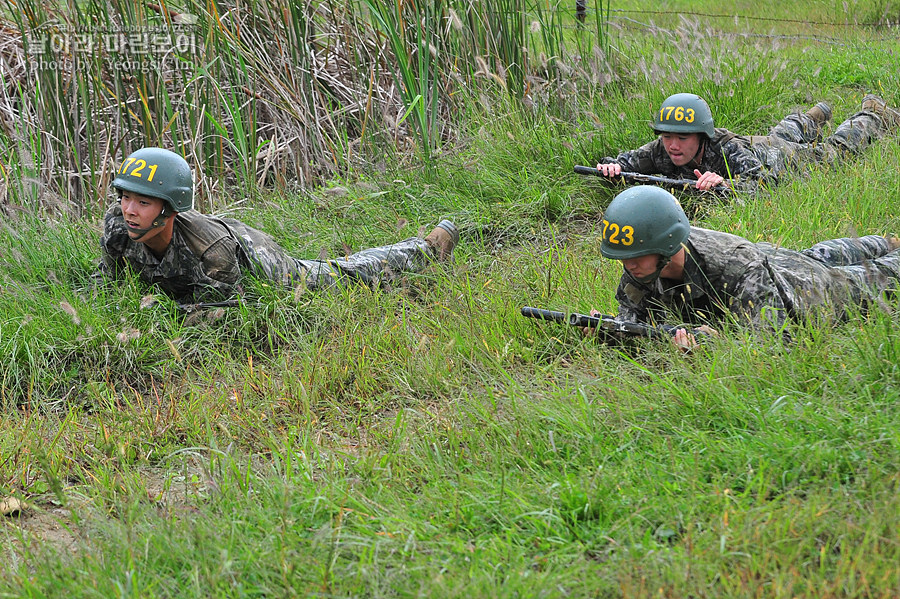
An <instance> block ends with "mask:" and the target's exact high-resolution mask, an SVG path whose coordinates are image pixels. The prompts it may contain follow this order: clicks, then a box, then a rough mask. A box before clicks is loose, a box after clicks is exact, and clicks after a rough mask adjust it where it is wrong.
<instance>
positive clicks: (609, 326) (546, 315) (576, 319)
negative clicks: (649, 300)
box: [521, 306, 708, 339]
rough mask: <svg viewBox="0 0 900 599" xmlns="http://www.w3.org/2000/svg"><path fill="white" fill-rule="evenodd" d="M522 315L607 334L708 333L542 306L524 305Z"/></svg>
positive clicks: (654, 336) (668, 336) (663, 335)
mask: <svg viewBox="0 0 900 599" xmlns="http://www.w3.org/2000/svg"><path fill="white" fill-rule="evenodd" d="M521 312H522V316H525V317H527V318H536V319H538V320H550V321H553V322H561V323H565V324H568V325H570V326H573V327H578V328H585V327H590V328H593V329H597V330H599V331H603V332H604V333H606V334H607V335H612V334H615V333H619V334H622V335H627V336H631V337H648V338H650V339H671V338H672V337H674V336H675V332H676V331H677V330H678V329H685V330H687V331H688V332H689V333H691V334H692V335H694V336H695V337H698V338H700V337H707V336H708V335H707V334H706V333H704V332H703V331H701V330H699V329H693V330H691V329H687V328H686V327H675V326H672V325H667V324H661V325H658V326H651V325H649V324H644V323H642V322H625V321H621V320H616V318H615V317H614V316H610V315H608V314H601V315H599V316H590V315H588V314H579V313H577V312H571V313H568V314H567V313H565V312H557V311H556V310H544V309H542V308H533V307H531V306H524V307H523V308H522V310H521Z"/></svg>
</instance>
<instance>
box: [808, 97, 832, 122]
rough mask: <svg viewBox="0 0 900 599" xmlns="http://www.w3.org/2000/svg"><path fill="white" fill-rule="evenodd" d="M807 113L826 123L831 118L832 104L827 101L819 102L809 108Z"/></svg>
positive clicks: (815, 119)
mask: <svg viewBox="0 0 900 599" xmlns="http://www.w3.org/2000/svg"><path fill="white" fill-rule="evenodd" d="M806 114H808V115H809V116H810V117H812V119H813V120H814V121H816V122H817V123H823V124H824V123H827V122H828V121H830V120H831V106H829V105H828V103H827V102H819V103H818V104H816V105H815V106H813V107H812V108H810V109H809V110H807V111H806Z"/></svg>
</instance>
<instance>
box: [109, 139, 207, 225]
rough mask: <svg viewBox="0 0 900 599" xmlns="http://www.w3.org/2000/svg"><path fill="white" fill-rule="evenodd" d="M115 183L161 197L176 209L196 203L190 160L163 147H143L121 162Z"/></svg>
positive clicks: (120, 189) (184, 210)
mask: <svg viewBox="0 0 900 599" xmlns="http://www.w3.org/2000/svg"><path fill="white" fill-rule="evenodd" d="M112 184H113V187H115V188H116V189H117V190H119V191H131V192H134V193H139V194H141V195H144V196H147V197H150V198H159V199H161V200H163V201H164V202H166V204H168V205H169V207H170V208H171V209H172V210H174V211H175V212H186V211H188V210H190V209H191V208H193V207H194V180H193V178H192V177H191V167H190V166H188V163H187V161H186V160H185V159H184V158H182V157H181V156H179V155H178V154H176V153H175V152H170V151H169V150H164V149H162V148H141V149H140V150H138V151H136V152H133V153H132V154H131V155H130V156H128V158H126V159H125V161H124V162H122V165H121V167H119V172H118V173H117V174H116V178H115V179H113V183H112Z"/></svg>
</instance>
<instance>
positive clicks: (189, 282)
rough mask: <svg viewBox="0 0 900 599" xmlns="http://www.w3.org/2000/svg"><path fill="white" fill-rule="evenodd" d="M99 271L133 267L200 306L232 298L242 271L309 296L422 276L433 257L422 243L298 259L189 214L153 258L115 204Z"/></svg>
mask: <svg viewBox="0 0 900 599" xmlns="http://www.w3.org/2000/svg"><path fill="white" fill-rule="evenodd" d="M100 245H101V249H102V259H101V262H100V272H101V273H102V274H103V275H108V276H111V277H113V278H117V277H119V276H121V274H122V272H123V271H125V270H126V269H128V268H130V269H132V270H133V271H135V272H136V273H137V274H138V275H139V276H140V278H141V280H143V281H145V282H146V283H149V284H155V285H157V286H159V287H160V289H162V290H163V291H164V292H165V293H167V294H169V295H171V296H172V297H174V298H175V299H177V300H179V301H187V302H201V301H209V300H213V299H222V298H227V297H230V296H232V295H234V294H235V292H236V291H237V285H238V282H239V280H240V277H241V272H242V270H247V271H249V272H251V273H253V274H255V275H257V276H260V277H265V278H267V279H270V280H272V281H276V282H278V283H281V284H284V285H288V286H293V285H297V284H300V283H305V284H306V286H307V287H309V288H311V289H318V288H325V287H329V286H331V285H334V284H336V283H337V282H338V281H347V280H352V281H360V282H363V283H366V284H369V285H373V284H376V283H378V282H380V281H381V280H383V279H389V278H391V277H392V275H394V274H396V273H399V272H403V271H406V272H409V271H418V270H421V269H422V268H423V267H424V266H425V265H426V264H427V263H428V262H429V261H430V260H431V259H432V258H433V251H432V249H431V247H430V246H429V245H428V243H427V242H426V241H425V240H424V239H421V238H417V237H414V238H411V239H407V240H405V241H401V242H400V243H395V244H393V245H388V246H383V247H376V248H371V249H367V250H363V251H361V252H357V253H355V254H353V255H351V256H348V257H347V258H344V259H337V260H299V259H296V258H292V257H291V256H289V255H288V254H287V253H286V252H285V251H284V249H283V248H282V247H281V246H279V245H278V244H277V243H276V242H275V240H274V239H272V237H270V236H269V235H267V234H265V233H263V232H262V231H259V230H257V229H254V228H252V227H249V226H247V225H245V224H244V223H242V222H240V221H237V220H234V219H232V218H215V217H212V216H206V215H204V214H200V213H199V212H196V211H194V210H190V211H187V212H179V213H178V214H177V215H176V216H175V227H174V230H173V234H172V241H171V242H170V244H169V247H167V248H166V251H165V253H163V255H162V257H160V258H157V257H156V256H155V255H154V254H153V252H151V251H150V249H149V248H148V247H147V246H146V245H144V244H143V243H139V242H136V241H132V240H131V238H129V237H128V229H127V227H126V226H125V221H124V220H123V218H122V208H121V206H119V205H118V204H114V205H113V206H111V207H110V208H109V210H108V211H107V213H106V216H105V217H104V219H103V236H102V237H101V239H100Z"/></svg>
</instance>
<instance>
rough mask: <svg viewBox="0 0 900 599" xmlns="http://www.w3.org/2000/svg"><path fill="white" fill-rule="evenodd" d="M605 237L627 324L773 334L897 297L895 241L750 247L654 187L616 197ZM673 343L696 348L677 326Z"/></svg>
mask: <svg viewBox="0 0 900 599" xmlns="http://www.w3.org/2000/svg"><path fill="white" fill-rule="evenodd" d="M602 235H603V240H602V242H601V245H600V251H601V253H602V254H603V255H604V256H605V257H607V258H611V259H613V260H618V261H619V262H620V263H621V264H622V267H623V272H622V278H621V280H620V282H619V287H618V289H617V290H616V300H617V301H618V303H619V313H618V316H617V318H618V319H621V320H623V321H629V322H643V323H648V324H663V323H667V324H679V323H689V324H690V325H691V326H693V327H697V326H701V327H702V326H706V327H708V328H707V329H706V332H709V333H712V332H714V329H712V328H710V327H711V325H712V326H715V325H717V323H720V322H721V321H722V320H723V319H724V318H726V317H728V318H733V319H735V320H737V321H738V322H746V323H748V324H750V325H751V326H755V327H758V328H767V329H772V330H780V329H781V328H782V326H783V325H784V323H785V321H786V320H787V319H788V318H793V319H807V318H810V317H824V318H826V319H838V318H843V317H844V316H845V315H846V312H847V311H848V310H851V309H861V310H865V309H866V308H867V307H869V306H870V305H871V304H873V303H874V302H876V301H877V300H878V299H879V298H881V296H882V294H883V293H884V292H891V293H894V292H896V290H897V288H898V280H900V252H898V251H897V248H898V247H900V240H898V239H897V238H896V237H895V236H893V235H889V236H884V237H883V236H880V235H867V236H865V237H858V238H843V239H832V240H829V241H823V242H821V243H817V244H816V245H814V246H813V247H811V248H809V249H806V250H803V251H795V250H789V249H786V248H780V247H775V246H773V245H771V244H769V243H751V242H750V241H747V240H746V239H744V238H742V237H738V236H737V235H732V234H730V233H723V232H720V231H712V230H709V229H702V228H700V227H692V226H691V225H690V223H689V222H688V220H687V217H686V216H685V214H684V210H682V208H681V205H680V204H679V203H678V200H676V199H675V197H674V196H673V195H672V194H670V193H669V192H667V191H665V190H664V189H661V188H659V187H653V186H646V185H644V186H637V187H632V188H629V189H626V190H625V191H623V192H622V193H620V194H619V195H617V196H616V197H615V199H613V201H612V202H611V203H610V205H609V207H608V208H607V209H606V212H605V213H604V215H603V232H602ZM591 314H594V315H596V314H597V312H596V311H595V310H592V311H591ZM673 321H674V322H673ZM585 332H586V333H588V332H590V330H589V329H588V330H586V331H585ZM674 341H675V343H676V345H678V346H680V347H682V348H689V347H692V346H693V345H694V344H695V339H694V338H693V336H692V335H689V334H688V333H687V332H686V331H685V330H683V329H681V330H679V331H678V332H677V333H676V336H675V338H674Z"/></svg>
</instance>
